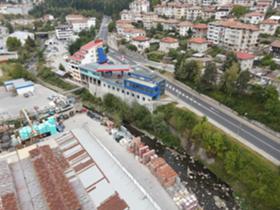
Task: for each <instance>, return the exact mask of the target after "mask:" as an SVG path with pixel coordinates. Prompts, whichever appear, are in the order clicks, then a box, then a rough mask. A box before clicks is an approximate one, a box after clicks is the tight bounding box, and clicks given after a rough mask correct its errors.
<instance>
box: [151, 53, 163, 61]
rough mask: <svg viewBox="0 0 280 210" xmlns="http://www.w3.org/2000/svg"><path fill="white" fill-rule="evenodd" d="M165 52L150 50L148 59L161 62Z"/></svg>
mask: <svg viewBox="0 0 280 210" xmlns="http://www.w3.org/2000/svg"><path fill="white" fill-rule="evenodd" d="M164 55H165V54H164V52H150V53H148V55H147V56H148V59H149V60H151V61H155V62H160V61H161V60H162V59H163V57H164Z"/></svg>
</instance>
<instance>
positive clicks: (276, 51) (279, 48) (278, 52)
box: [270, 40, 280, 57]
mask: <svg viewBox="0 0 280 210" xmlns="http://www.w3.org/2000/svg"><path fill="white" fill-rule="evenodd" d="M270 51H271V52H272V54H273V55H274V56H275V57H280V40H275V41H274V42H272V43H271V44H270Z"/></svg>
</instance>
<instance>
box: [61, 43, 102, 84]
mask: <svg viewBox="0 0 280 210" xmlns="http://www.w3.org/2000/svg"><path fill="white" fill-rule="evenodd" d="M106 61H107V58H106V56H105V54H104V52H103V41H102V40H94V41H91V42H89V43H87V44H85V45H84V46H82V47H81V48H80V50H79V51H77V52H76V53H74V54H73V55H71V56H69V57H68V58H67V59H66V62H67V67H66V71H67V72H69V73H70V75H71V76H72V78H73V79H74V80H75V81H78V82H81V74H80V69H79V66H80V65H83V64H88V63H92V62H93V63H104V62H106Z"/></svg>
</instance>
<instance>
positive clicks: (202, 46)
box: [188, 37, 208, 53]
mask: <svg viewBox="0 0 280 210" xmlns="http://www.w3.org/2000/svg"><path fill="white" fill-rule="evenodd" d="M188 43H189V45H188V46H189V48H190V49H192V50H194V51H196V52H199V53H204V52H206V50H207V45H208V42H207V40H206V39H205V38H201V37H195V38H191V39H190V40H189V41H188Z"/></svg>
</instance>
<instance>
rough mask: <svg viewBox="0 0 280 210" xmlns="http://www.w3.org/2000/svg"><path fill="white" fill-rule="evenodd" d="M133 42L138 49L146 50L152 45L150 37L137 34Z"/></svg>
mask: <svg viewBox="0 0 280 210" xmlns="http://www.w3.org/2000/svg"><path fill="white" fill-rule="evenodd" d="M131 44H133V45H135V46H136V47H137V50H138V51H140V52H144V50H145V49H147V48H149V47H150V39H149V38H148V37H145V36H136V37H133V38H132V42H131Z"/></svg>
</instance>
